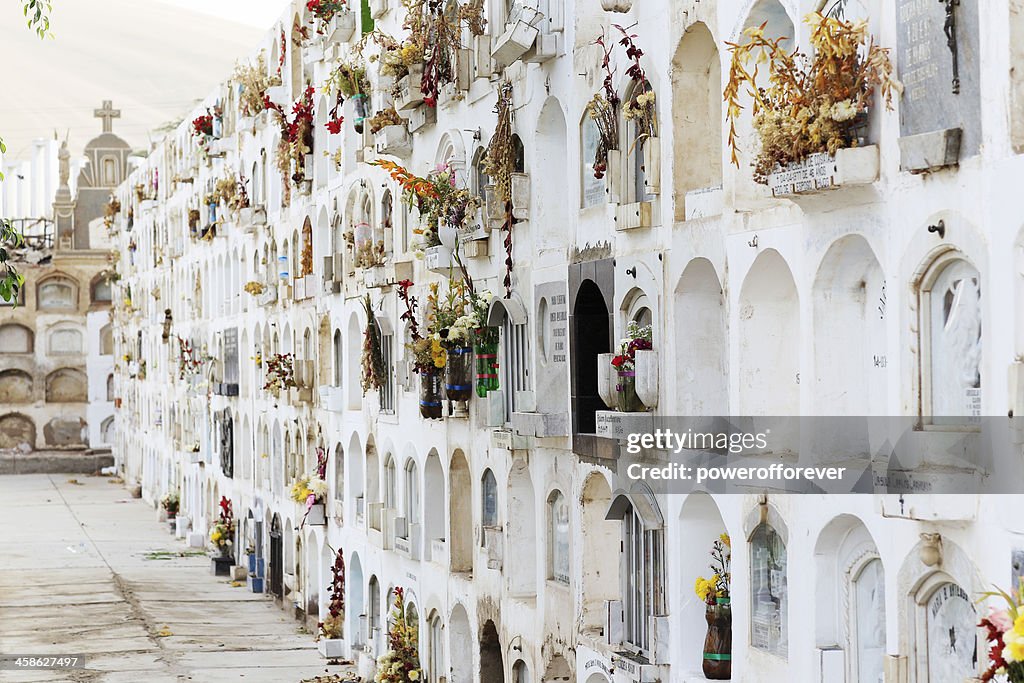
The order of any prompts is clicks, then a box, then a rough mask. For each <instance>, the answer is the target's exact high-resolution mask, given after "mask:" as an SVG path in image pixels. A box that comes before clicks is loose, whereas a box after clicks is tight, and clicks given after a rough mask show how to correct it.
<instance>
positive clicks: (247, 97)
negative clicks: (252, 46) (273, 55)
mask: <svg viewBox="0 0 1024 683" xmlns="http://www.w3.org/2000/svg"><path fill="white" fill-rule="evenodd" d="M232 80H233V81H234V82H235V83H237V84H238V113H239V114H240V115H241V116H242V117H244V118H250V117H256V116H259V115H260V114H262V113H263V112H264V111H265V108H264V106H263V96H264V94H265V93H266V92H267V89H268V88H273V87H275V86H279V85H281V77H280V75H270V74H268V73H267V60H266V56H265V54H264V52H262V51H261V52H260V54H259V55H258V56H257V57H256V61H255V62H254V63H253V64H238V65H236V66H235V72H234V74H233V75H232Z"/></svg>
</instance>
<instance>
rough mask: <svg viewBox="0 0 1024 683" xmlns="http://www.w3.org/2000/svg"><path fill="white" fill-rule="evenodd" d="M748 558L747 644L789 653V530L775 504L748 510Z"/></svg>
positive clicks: (783, 656)
mask: <svg viewBox="0 0 1024 683" xmlns="http://www.w3.org/2000/svg"><path fill="white" fill-rule="evenodd" d="M744 526H745V528H746V529H748V530H749V533H748V535H747V544H748V554H749V558H750V612H749V614H750V646H751V647H753V648H754V649H756V650H760V651H762V652H767V653H770V654H773V655H776V656H779V657H782V658H783V659H785V658H787V657H788V654H789V574H788V569H787V567H788V554H787V550H786V541H787V537H788V531H787V528H786V526H785V524H784V523H783V521H782V518H781V517H780V516H779V514H778V513H777V512H776V511H775V508H774V507H771V506H769V505H767V504H762V505H760V506H758V508H757V509H755V510H751V511H750V514H749V515H748V518H747V520H746V524H745V525H744Z"/></svg>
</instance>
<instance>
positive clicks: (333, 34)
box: [306, 0, 356, 43]
mask: <svg viewBox="0 0 1024 683" xmlns="http://www.w3.org/2000/svg"><path fill="white" fill-rule="evenodd" d="M306 10H307V11H309V13H310V15H311V16H312V17H313V19H315V20H316V24H317V28H316V32H317V33H318V34H319V35H322V36H324V37H325V38H326V39H327V40H328V41H329V42H332V43H342V42H345V41H346V40H348V39H349V38H351V37H352V34H353V33H354V32H355V29H356V22H355V16H354V15H353V13H352V12H350V11H349V9H348V4H347V3H346V2H344V1H343V0H342V1H340V2H339V1H338V0H309V2H307V3H306Z"/></svg>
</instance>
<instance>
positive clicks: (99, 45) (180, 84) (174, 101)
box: [0, 0, 289, 161]
mask: <svg viewBox="0 0 1024 683" xmlns="http://www.w3.org/2000/svg"><path fill="white" fill-rule="evenodd" d="M53 4H54V8H53V14H52V16H51V26H52V28H53V33H54V35H55V38H54V39H53V40H45V41H41V40H39V38H38V37H36V35H35V34H34V33H32V32H31V31H29V29H28V28H27V27H26V26H25V22H24V19H23V17H22V15H21V6H22V3H21V2H20V0H0V64H2V65H3V68H2V71H0V73H2V76H0V87H2V91H0V92H3V98H2V101H3V104H2V105H0V137H2V138H3V139H4V141H5V142H6V143H7V147H8V153H7V160H8V161H10V160H13V159H16V158H25V155H26V154H27V152H28V150H29V149H30V145H31V141H32V139H33V138H37V137H53V133H54V130H57V132H58V135H59V136H60V137H61V138H62V139H63V137H64V135H65V133H67V132H70V139H69V148H70V150H71V154H72V155H73V156H77V155H79V154H81V151H82V148H83V146H84V145H85V143H86V142H88V141H89V140H90V139H91V138H92V137H94V136H95V135H96V134H98V133H99V132H100V130H101V123H100V121H99V120H98V119H95V118H93V110H94V109H97V108H99V106H100V104H101V102H102V101H103V100H113V102H114V107H115V108H117V109H120V110H121V118H120V119H118V120H115V121H114V132H115V133H118V134H119V135H121V136H122V137H123V138H125V139H126V140H127V141H128V142H129V143H130V144H131V145H132V146H133V147H135V148H145V147H147V146H148V139H149V136H148V135H147V133H148V132H149V131H150V130H152V129H154V128H157V127H159V126H161V125H162V124H164V123H167V122H170V121H177V120H180V119H181V118H182V117H183V115H184V114H185V113H186V112H187V111H188V110H189V109H190V108H191V106H193V104H194V103H195V102H196V101H197V100H200V99H202V98H203V97H205V96H206V95H207V94H208V93H209V92H210V90H211V89H212V88H213V87H214V86H216V85H217V83H219V82H220V81H222V80H224V79H226V78H227V77H228V76H229V75H230V74H231V71H232V70H233V67H234V63H235V61H236V60H238V59H241V58H243V57H245V56H247V55H248V54H250V53H251V52H252V51H253V49H254V48H255V47H256V45H257V43H258V42H259V40H260V39H261V38H262V36H263V34H264V33H265V32H266V31H267V30H268V29H270V28H271V26H273V24H274V22H275V21H276V19H277V18H278V16H280V15H281V14H282V13H283V11H284V9H285V7H287V6H288V4H289V2H288V0H54V3H53Z"/></svg>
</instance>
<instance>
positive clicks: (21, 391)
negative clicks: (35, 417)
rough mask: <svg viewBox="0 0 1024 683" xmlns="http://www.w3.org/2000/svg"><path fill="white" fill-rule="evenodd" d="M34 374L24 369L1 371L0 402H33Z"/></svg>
mask: <svg viewBox="0 0 1024 683" xmlns="http://www.w3.org/2000/svg"><path fill="white" fill-rule="evenodd" d="M31 402H32V375H30V374H28V373H27V372H24V371H22V370H4V371H3V372H0V403H31Z"/></svg>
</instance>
